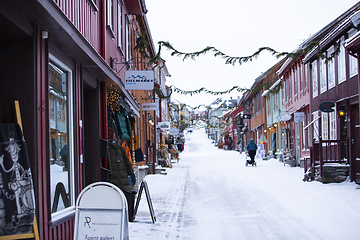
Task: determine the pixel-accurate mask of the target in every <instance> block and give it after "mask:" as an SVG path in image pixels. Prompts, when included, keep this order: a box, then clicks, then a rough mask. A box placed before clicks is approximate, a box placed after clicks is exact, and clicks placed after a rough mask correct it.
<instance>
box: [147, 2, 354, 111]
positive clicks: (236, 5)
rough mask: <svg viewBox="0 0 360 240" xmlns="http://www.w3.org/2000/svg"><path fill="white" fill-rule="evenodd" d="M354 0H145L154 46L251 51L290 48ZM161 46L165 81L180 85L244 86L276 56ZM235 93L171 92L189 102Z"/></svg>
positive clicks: (207, 101) (218, 88)
mask: <svg viewBox="0 0 360 240" xmlns="http://www.w3.org/2000/svg"><path fill="white" fill-rule="evenodd" d="M357 2H358V1H355V0H301V1H299V0H271V1H269V0H254V1H248V0H246V1H244V0H222V1H209V0H182V1H175V0H146V1H145V3H146V7H147V9H148V13H147V14H146V17H147V19H148V23H149V27H150V32H151V35H152V38H153V41H154V44H155V48H156V50H157V49H158V44H157V43H158V42H159V41H168V42H170V43H171V44H172V46H173V47H174V48H175V49H177V50H179V51H181V52H195V51H200V50H202V49H204V48H205V47H207V46H212V47H215V48H217V49H218V50H220V51H222V52H224V53H226V54H227V55H230V56H235V57H243V56H248V55H252V54H253V53H254V52H256V51H257V50H258V49H259V48H260V47H271V48H273V49H275V50H276V51H279V52H283V51H287V52H291V51H293V50H295V49H296V48H297V47H298V46H299V45H300V44H301V43H302V42H303V41H304V40H306V39H307V38H308V37H309V36H310V35H312V34H315V33H316V32H317V31H319V30H321V29H322V28H323V27H325V26H326V25H327V24H328V23H330V22H331V21H332V20H334V19H335V18H337V17H338V16H340V15H341V14H342V13H344V12H345V11H346V10H348V9H349V8H351V7H352V6H353V5H355V4H356V3H357ZM170 53H171V52H170V51H168V50H165V49H163V50H162V53H161V57H162V58H163V59H165V61H166V66H167V68H168V70H169V73H170V74H171V77H169V78H167V85H168V86H171V85H174V86H176V87H178V88H180V89H182V90H196V89H199V88H201V87H205V88H207V89H209V90H212V91H224V90H228V89H230V88H231V87H233V86H240V87H247V88H248V87H250V86H251V85H252V84H253V83H254V80H255V79H256V78H257V77H258V76H260V75H261V73H262V72H265V71H267V70H268V69H269V68H270V67H271V66H273V65H274V64H275V63H276V62H277V61H279V59H276V58H275V57H273V56H271V55H270V54H269V53H262V54H261V55H260V57H259V58H258V59H256V60H254V61H253V62H248V63H244V64H242V65H239V64H238V63H237V64H235V65H234V66H233V65H226V64H225V60H224V59H222V58H219V57H217V58H215V57H214V56H213V54H212V53H208V54H207V55H205V56H201V57H198V58H196V60H195V61H194V60H191V59H187V60H185V61H183V60H182V58H181V57H175V56H170ZM230 96H231V97H233V98H236V97H237V96H241V93H238V92H236V91H233V92H232V93H231V94H229V95H226V96H213V95H209V94H201V95H195V96H192V97H190V95H181V94H173V96H172V98H175V99H177V100H179V101H181V102H183V103H186V104H188V105H190V106H192V107H196V106H198V105H200V104H205V105H208V104H210V103H211V102H212V101H213V100H215V99H216V98H217V97H222V98H223V99H228V98H230Z"/></svg>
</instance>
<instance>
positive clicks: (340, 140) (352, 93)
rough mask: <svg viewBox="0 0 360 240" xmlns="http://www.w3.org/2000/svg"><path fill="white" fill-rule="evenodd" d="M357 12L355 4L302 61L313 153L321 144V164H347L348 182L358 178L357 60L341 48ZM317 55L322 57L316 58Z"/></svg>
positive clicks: (357, 8)
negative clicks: (308, 84)
mask: <svg viewBox="0 0 360 240" xmlns="http://www.w3.org/2000/svg"><path fill="white" fill-rule="evenodd" d="M359 8H360V4H359V3H358V4H356V5H355V6H354V7H352V8H351V9H349V10H348V11H346V12H345V13H344V14H342V15H341V16H340V17H339V18H338V19H336V20H335V21H334V22H332V23H331V24H332V26H333V27H332V30H331V31H330V32H329V33H328V34H327V35H326V36H325V37H323V38H322V39H321V40H320V42H319V45H318V46H317V47H315V48H314V49H312V50H311V51H310V52H309V53H308V54H307V55H306V56H305V57H304V59H303V62H304V64H305V65H308V68H309V71H308V72H309V74H308V78H309V80H308V81H309V83H310V114H311V120H312V122H311V123H312V125H311V129H312V131H311V132H312V135H311V136H312V139H314V141H313V144H312V145H313V147H314V151H316V149H315V148H316V146H315V144H319V141H320V143H321V141H322V142H323V144H322V146H323V147H322V148H323V149H322V152H323V155H322V156H320V158H321V159H322V160H323V161H324V162H325V161H330V162H332V161H335V162H340V161H345V162H346V163H348V164H349V165H350V177H351V180H355V179H356V175H357V174H359V173H358V172H357V171H358V170H357V168H356V164H357V160H356V159H357V158H359V155H358V153H359V151H358V150H357V149H358V148H359V147H358V146H359V144H360V138H359V137H360V135H359V134H358V132H356V131H358V128H357V127H356V126H358V125H359V84H358V81H359V80H358V79H359V77H358V61H357V58H356V56H354V55H352V54H349V52H348V51H346V49H345V47H344V44H345V42H346V41H347V40H348V39H351V38H352V37H353V36H354V35H355V34H357V32H358V29H357V28H355V27H354V25H353V23H352V21H351V18H352V17H353V16H354V15H355V14H356V13H357V11H358V10H359ZM319 49H320V51H319ZM333 53H336V54H333ZM319 54H323V56H326V57H319ZM327 106H329V107H327ZM324 141H326V144H325V142H324ZM325 145H326V147H324V146H325ZM320 147H321V146H320ZM314 161H316V159H314Z"/></svg>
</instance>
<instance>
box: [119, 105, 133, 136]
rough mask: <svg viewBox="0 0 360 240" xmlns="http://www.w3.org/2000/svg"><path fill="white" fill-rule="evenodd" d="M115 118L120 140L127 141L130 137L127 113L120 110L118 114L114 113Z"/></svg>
mask: <svg viewBox="0 0 360 240" xmlns="http://www.w3.org/2000/svg"><path fill="white" fill-rule="evenodd" d="M116 118H117V122H118V126H119V137H120V139H125V140H129V139H130V137H131V135H132V130H131V126H130V120H129V117H128V113H127V112H126V111H125V110H124V109H121V110H120V111H119V112H118V113H116Z"/></svg>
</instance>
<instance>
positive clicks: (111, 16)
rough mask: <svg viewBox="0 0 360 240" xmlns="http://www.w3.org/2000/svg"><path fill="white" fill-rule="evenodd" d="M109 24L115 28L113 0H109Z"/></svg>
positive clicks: (111, 27)
mask: <svg viewBox="0 0 360 240" xmlns="http://www.w3.org/2000/svg"><path fill="white" fill-rule="evenodd" d="M106 24H107V26H108V27H109V28H110V29H111V30H112V31H113V30H114V14H113V0H107V23H106Z"/></svg>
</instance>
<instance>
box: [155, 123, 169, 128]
mask: <svg viewBox="0 0 360 240" xmlns="http://www.w3.org/2000/svg"><path fill="white" fill-rule="evenodd" d="M157 127H158V128H161V129H162V130H170V122H158V125H157Z"/></svg>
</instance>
